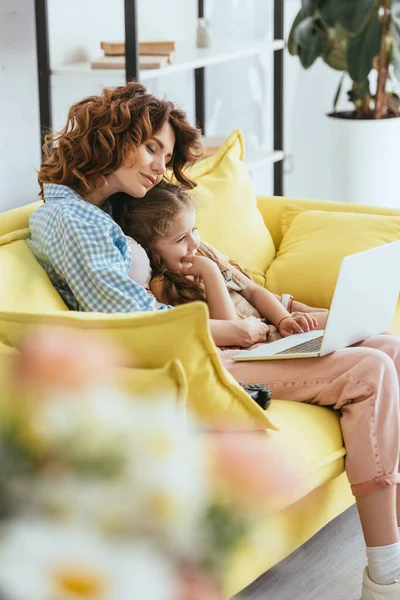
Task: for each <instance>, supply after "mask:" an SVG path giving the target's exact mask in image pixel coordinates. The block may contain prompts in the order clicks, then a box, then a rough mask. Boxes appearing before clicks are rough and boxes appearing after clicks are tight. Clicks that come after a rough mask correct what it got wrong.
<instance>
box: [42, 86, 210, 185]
mask: <svg viewBox="0 0 400 600" xmlns="http://www.w3.org/2000/svg"><path fill="white" fill-rule="evenodd" d="M167 122H168V123H170V124H171V126H172V128H173V130H174V133H175V136H176V141H175V148H174V153H173V156H172V158H171V162H170V167H171V168H172V170H173V172H174V175H175V178H176V179H177V181H179V183H180V184H181V185H182V186H183V187H185V188H188V189H190V188H193V187H195V185H196V184H195V183H194V182H193V181H192V180H191V179H190V178H189V177H188V176H187V175H186V174H185V167H187V166H188V165H190V164H192V163H194V162H195V161H196V160H197V159H198V158H199V156H200V155H201V143H200V130H199V129H197V128H196V127H192V126H191V125H190V124H189V123H188V121H187V118H186V114H185V113H184V112H183V111H182V110H180V109H178V108H176V107H175V106H174V104H173V103H172V102H168V101H166V100H159V99H158V98H155V97H154V96H153V95H151V94H149V93H147V90H146V88H145V87H144V86H143V85H141V84H140V83H137V82H131V83H128V84H126V85H124V86H120V87H116V88H105V89H104V90H103V91H102V93H101V94H100V95H98V96H89V97H87V98H84V99H83V100H81V101H80V102H76V103H75V104H73V105H72V106H71V108H70V109H69V112H68V118H67V123H66V125H65V127H64V128H63V129H62V130H61V131H59V132H58V133H55V134H49V135H48V136H46V141H45V144H44V158H43V162H42V164H41V167H40V169H39V172H38V181H39V185H40V189H41V192H40V195H41V196H43V184H44V183H58V184H63V185H67V186H69V187H71V188H72V189H73V190H75V191H76V192H77V193H78V194H80V195H84V194H87V193H88V192H91V191H94V190H96V191H100V190H102V189H104V186H105V182H106V177H107V176H108V175H111V173H113V172H114V171H116V170H117V169H118V168H119V167H121V166H122V165H123V164H124V163H125V161H126V160H127V159H128V158H130V157H131V156H132V151H133V152H134V151H135V149H136V148H137V147H138V146H139V145H140V144H142V143H144V142H145V141H146V140H148V139H149V138H150V137H151V136H152V135H155V134H156V133H157V132H159V131H160V130H161V129H162V127H163V126H164V125H165V123H167Z"/></svg>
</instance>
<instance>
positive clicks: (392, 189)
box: [327, 117, 400, 208]
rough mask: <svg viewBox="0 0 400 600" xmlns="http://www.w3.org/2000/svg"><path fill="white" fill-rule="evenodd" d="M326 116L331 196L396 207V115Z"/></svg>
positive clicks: (399, 138)
mask: <svg viewBox="0 0 400 600" xmlns="http://www.w3.org/2000/svg"><path fill="white" fill-rule="evenodd" d="M328 118H329V121H330V125H329V132H330V135H329V142H330V144H331V145H332V165H331V173H332V191H333V193H332V198H333V199H334V200H338V201H343V202H356V203H357V204H371V205H376V206H388V207H393V208H400V164H399V157H400V118H397V119H382V120H355V119H340V118H336V117H328ZM327 166H328V168H329V165H327Z"/></svg>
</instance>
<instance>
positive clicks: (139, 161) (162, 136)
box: [109, 123, 175, 198]
mask: <svg viewBox="0 0 400 600" xmlns="http://www.w3.org/2000/svg"><path fill="white" fill-rule="evenodd" d="M174 146H175V132H174V130H173V128H172V126H171V124H170V123H166V124H165V125H164V126H163V128H162V129H161V130H160V131H159V132H158V133H157V134H155V135H154V137H151V138H150V139H149V140H147V141H146V142H145V143H144V144H141V145H140V146H139V147H138V148H137V153H136V159H134V161H133V163H132V161H128V162H127V163H126V164H125V165H124V166H122V167H120V168H119V169H117V170H116V171H115V173H113V174H112V175H111V177H110V180H109V186H110V189H113V193H114V192H117V191H118V192H125V193H127V194H130V195H131V196H133V197H134V198H143V196H145V195H146V193H147V192H148V191H149V190H150V189H151V188H152V187H154V186H155V185H157V183H160V181H161V179H162V178H163V175H164V173H165V170H166V165H167V164H168V163H169V161H170V160H171V158H172V154H173V152H174Z"/></svg>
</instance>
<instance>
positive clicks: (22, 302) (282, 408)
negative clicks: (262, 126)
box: [0, 197, 400, 595]
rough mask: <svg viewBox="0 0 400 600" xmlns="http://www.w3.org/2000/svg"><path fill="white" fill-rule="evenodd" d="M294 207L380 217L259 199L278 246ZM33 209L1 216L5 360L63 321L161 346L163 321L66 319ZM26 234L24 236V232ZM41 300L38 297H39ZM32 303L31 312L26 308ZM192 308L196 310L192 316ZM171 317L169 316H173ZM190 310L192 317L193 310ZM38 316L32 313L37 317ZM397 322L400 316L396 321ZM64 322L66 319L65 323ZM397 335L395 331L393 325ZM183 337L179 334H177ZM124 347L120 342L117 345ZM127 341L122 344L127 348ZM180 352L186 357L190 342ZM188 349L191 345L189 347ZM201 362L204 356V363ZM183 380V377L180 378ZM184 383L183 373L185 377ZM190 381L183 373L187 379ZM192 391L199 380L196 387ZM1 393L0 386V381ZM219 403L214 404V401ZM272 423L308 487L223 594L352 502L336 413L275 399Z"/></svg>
mask: <svg viewBox="0 0 400 600" xmlns="http://www.w3.org/2000/svg"><path fill="white" fill-rule="evenodd" d="M292 203H295V204H296V205H297V206H302V207H304V208H307V209H322V210H327V211H338V210H340V211H354V212H360V213H363V212H370V213H373V212H374V211H375V212H378V210H377V209H372V208H371V207H368V208H366V207H362V206H359V205H357V206H353V205H349V204H333V203H328V202H313V201H307V200H298V199H296V200H291V199H287V198H274V197H270V198H258V207H259V209H260V211H261V213H262V215H263V217H264V219H265V222H266V223H267V225H268V229H269V231H270V232H271V234H272V237H273V239H274V242H275V244H276V246H277V247H279V244H280V241H281V227H280V220H281V214H282V211H284V210H285V208H286V207H287V206H288V205H289V204H292ZM37 207H38V204H37V203H36V204H32V205H29V206H26V207H23V208H20V209H16V210H14V211H11V212H8V213H3V214H1V215H0V235H1V238H0V280H1V281H2V285H1V291H0V311H1V312H0V340H2V342H3V343H2V345H0V353H3V354H6V355H8V354H9V352H10V346H12V345H13V344H14V343H16V339H17V338H18V336H19V335H21V333H23V332H24V331H25V330H26V327H27V326H28V325H30V324H32V323H40V322H47V323H49V322H50V323H51V322H58V321H59V319H60V318H61V319H65V318H67V319H68V318H69V319H70V321H68V320H67V325H68V324H69V323H70V324H71V326H76V325H77V323H78V326H81V327H86V328H87V327H89V328H91V326H90V324H91V323H96V328H98V321H99V319H100V321H103V322H104V326H105V327H106V329H107V328H108V327H110V323H111V322H112V323H114V325H115V323H117V324H118V326H120V327H122V328H125V325H126V326H127V327H128V329H129V330H130V331H133V332H135V330H136V328H137V329H138V330H139V329H142V330H143V329H144V330H147V331H148V332H149V337H150V339H152V340H154V344H156V343H157V342H156V339H155V334H154V330H153V329H152V328H153V321H154V319H156V320H157V337H158V339H159V340H162V339H163V337H164V336H165V337H166V338H167V339H168V338H170V336H171V329H170V327H171V324H170V323H169V322H168V318H170V316H169V315H167V314H166V313H160V314H157V315H145V316H143V315H140V316H139V315H138V316H133V317H132V316H125V315H111V316H110V315H89V314H87V313H83V314H82V313H69V312H66V309H65V306H64V305H63V303H62V301H61V300H60V299H59V298H58V296H57V295H55V296H52V290H51V286H50V284H49V282H48V280H47V279H46V276H45V274H44V272H43V271H42V270H41V268H40V267H39V266H38V265H36V266H35V268H34V269H33V265H34V262H31V258H33V257H32V256H31V255H30V251H29V249H28V247H27V245H26V242H25V240H24V238H25V237H26V233H27V232H26V228H27V227H28V219H29V214H30V213H31V212H32V211H33V210H35V209H36V208H37ZM379 212H381V213H382V214H386V215H390V214H392V215H396V216H399V215H400V212H399V211H398V212H396V211H390V210H382V211H379ZM24 230H25V231H24ZM44 287H45V288H46V295H45V297H46V303H47V307H48V310H47V312H48V315H47V317H48V318H47V319H46V314H43V313H46V307H41V308H40V306H39V305H40V297H39V296H40V294H39V290H40V289H41V288H44ZM38 294H39V295H38ZM29 305H32V307H33V308H32V310H29V309H27V306H29ZM193 306H194V305H192V306H190V307H189V306H187V307H182V308H180V309H175V311H178V310H179V311H181V312H180V318H179V319H178V320H179V321H182V320H185V319H184V318H183V316H184V315H185V316H186V315H188V317H189V319H188V321H189V322H190V320H191V319H194V320H195V321H197V327H199V328H200V329H201V330H202V331H203V334H204V339H205V346H206V347H205V352H206V353H208V354H209V355H213V354H214V349H213V345H212V342H211V341H210V338H209V335H208V331H207V322H206V313H205V311H203V310H202V307H201V306H200V308H198V306H197V305H196V307H195V309H193ZM193 310H194V312H193ZM175 311H172V312H175ZM191 311H192V312H191ZM39 312H40V313H41V314H38V313H39ZM396 317H397V319H399V313H397V315H396ZM63 324H65V321H64V322H63ZM395 330H397V332H400V328H399V327H398V326H397V327H395ZM182 335H183V334H182ZM123 343H125V342H123ZM126 343H128V342H126ZM191 343H192V335H191V341H190V343H189V345H188V346H186V348H185V353H188V352H190V344H191ZM193 343H194V342H193ZM167 358H169V360H173V359H180V362H181V363H183V365H184V367H185V358H184V357H183V356H182V355H176V353H174V352H173V351H171V353H170V354H169V356H167V355H163V354H161V358H160V356H159V355H157V352H153V356H151V355H149V356H147V357H146V358H145V359H144V360H143V361H142V362H141V363H140V364H139V366H144V367H146V368H151V367H153V368H159V367H160V366H162V365H163V364H166V363H167ZM203 360H204V357H203ZM181 375H182V374H181ZM186 376H187V377H188V373H186ZM190 377H191V375H190V374H189V379H190ZM230 383H231V382H230V378H229V376H227V377H226V379H223V380H222V385H228V386H229V385H230ZM197 385H198V381H197ZM0 387H1V383H0ZM213 400H216V401H218V398H213ZM267 413H268V415H269V417H270V419H271V421H272V423H274V424H276V425H277V426H278V427H279V432H278V433H277V434H275V435H277V436H278V437H279V438H280V440H282V439H283V440H284V441H285V442H286V444H287V448H288V449H289V451H290V452H292V454H293V464H296V463H297V462H298V461H299V459H301V460H302V462H304V461H305V462H307V464H308V465H309V470H308V475H307V481H305V482H304V485H303V486H301V490H302V491H301V496H302V497H299V498H298V499H297V500H296V501H295V502H294V503H292V504H291V505H290V506H285V507H282V508H281V509H280V510H279V511H277V512H275V513H274V514H270V515H269V516H268V517H266V518H265V519H263V520H262V521H260V522H259V523H258V524H257V526H256V527H255V528H254V530H253V531H252V532H251V534H250V535H249V536H248V537H247V538H246V539H244V540H243V541H242V543H241V544H240V546H239V547H238V548H237V549H236V551H235V552H234V554H233V555H232V557H231V560H230V563H229V564H228V565H227V569H226V578H225V579H226V586H225V587H226V591H227V593H228V594H229V595H233V594H235V593H237V592H239V591H240V590H241V589H243V588H244V587H246V586H247V585H248V584H250V583H251V582H252V581H253V580H254V579H256V578H257V577H258V576H259V575H261V574H262V573H263V572H265V571H266V570H268V569H269V568H270V567H271V566H273V565H274V564H276V563H277V562H278V561H280V560H282V559H283V558H285V557H286V556H288V554H290V553H291V552H292V551H294V550H295V549H296V548H298V547H299V546H300V545H301V544H303V543H304V542H305V541H307V540H308V539H309V538H310V537H311V536H312V535H314V534H315V533H316V532H317V531H318V530H319V529H321V528H322V527H323V526H324V525H325V524H326V523H328V522H329V521H330V520H331V519H333V518H334V517H336V516H337V515H339V514H340V513H341V512H343V511H344V510H345V509H346V508H348V507H349V506H350V505H351V504H352V503H353V498H352V495H351V493H350V488H349V484H348V482H347V478H346V475H345V473H344V456H345V450H344V448H343V442H342V436H341V431H340V426H339V417H338V415H337V414H336V413H335V412H334V411H332V410H330V409H325V408H320V407H317V406H312V405H305V404H296V403H292V402H279V401H274V402H273V403H272V406H271V407H270V409H269V410H268V411H267Z"/></svg>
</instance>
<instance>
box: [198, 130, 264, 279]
mask: <svg viewBox="0 0 400 600" xmlns="http://www.w3.org/2000/svg"><path fill="white" fill-rule="evenodd" d="M244 156H245V151H244V142H243V136H242V133H241V132H240V131H239V130H237V131H234V132H233V133H232V134H231V135H230V136H229V137H228V139H227V140H226V141H225V142H224V144H223V145H222V146H221V148H220V149H219V150H218V151H217V153H216V154H215V155H214V156H211V157H209V158H206V159H205V160H203V161H201V162H199V163H197V164H196V165H194V166H193V167H192V168H191V170H190V172H189V175H190V177H192V178H193V179H194V180H195V181H196V182H197V184H198V187H197V188H195V189H194V190H193V192H192V194H193V199H194V201H195V203H196V206H197V209H198V213H197V224H198V227H199V233H200V236H201V237H202V239H203V240H204V241H206V242H208V243H209V244H211V245H212V246H214V247H215V248H217V249H218V250H221V252H223V253H225V254H227V255H228V256H229V257H230V258H231V259H232V260H236V261H237V262H238V263H239V264H241V265H242V266H244V267H247V268H249V269H251V270H252V273H254V274H255V275H258V276H259V281H260V282H261V283H263V278H264V275H265V271H266V269H267V268H268V266H269V264H270V263H271V261H272V260H273V258H274V256H275V246H274V243H273V241H272V238H271V236H270V233H269V231H268V229H267V228H266V226H265V224H264V220H263V218H262V216H261V213H260V211H259V210H258V208H257V200H256V195H255V192H254V189H253V185H252V183H251V179H250V175H249V172H248V169H247V166H246V164H245V162H244Z"/></svg>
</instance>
